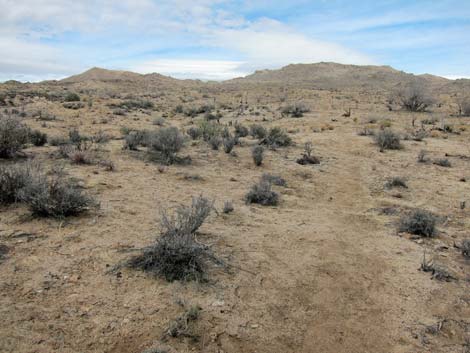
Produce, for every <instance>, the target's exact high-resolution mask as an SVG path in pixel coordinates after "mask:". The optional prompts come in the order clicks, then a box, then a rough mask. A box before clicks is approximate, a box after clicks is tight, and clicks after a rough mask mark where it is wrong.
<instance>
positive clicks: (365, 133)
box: [357, 126, 375, 136]
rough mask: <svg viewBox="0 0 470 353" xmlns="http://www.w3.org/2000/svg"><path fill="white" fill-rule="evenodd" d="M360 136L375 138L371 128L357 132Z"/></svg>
mask: <svg viewBox="0 0 470 353" xmlns="http://www.w3.org/2000/svg"><path fill="white" fill-rule="evenodd" d="M357 134H358V135H359V136H374V134H375V132H374V130H373V129H371V128H370V127H367V126H365V127H364V128H362V129H361V130H359V131H358V132H357Z"/></svg>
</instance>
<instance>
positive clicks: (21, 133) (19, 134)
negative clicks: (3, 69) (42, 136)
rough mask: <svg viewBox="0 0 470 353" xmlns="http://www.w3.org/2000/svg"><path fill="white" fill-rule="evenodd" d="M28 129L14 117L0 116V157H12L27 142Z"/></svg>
mask: <svg viewBox="0 0 470 353" xmlns="http://www.w3.org/2000/svg"><path fill="white" fill-rule="evenodd" d="M28 137H29V129H28V127H27V126H26V125H24V124H23V123H21V122H20V121H19V120H17V119H15V118H9V117H0V158H12V157H14V156H15V154H16V153H17V152H19V151H21V150H22V149H23V147H24V145H25V144H26V143H27V142H28Z"/></svg>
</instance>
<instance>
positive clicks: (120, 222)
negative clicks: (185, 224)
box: [0, 91, 470, 353]
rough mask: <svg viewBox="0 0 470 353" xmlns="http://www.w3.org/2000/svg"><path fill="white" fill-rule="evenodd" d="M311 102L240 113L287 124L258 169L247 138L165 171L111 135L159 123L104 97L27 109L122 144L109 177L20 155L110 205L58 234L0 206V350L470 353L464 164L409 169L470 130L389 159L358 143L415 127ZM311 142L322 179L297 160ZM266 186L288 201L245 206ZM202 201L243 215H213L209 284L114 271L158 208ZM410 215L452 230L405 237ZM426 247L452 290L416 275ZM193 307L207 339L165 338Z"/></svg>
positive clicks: (109, 154) (47, 154)
mask: <svg viewBox="0 0 470 353" xmlns="http://www.w3.org/2000/svg"><path fill="white" fill-rule="evenodd" d="M266 94H267V95H269V93H266ZM309 94H310V93H309ZM302 95H303V92H302V91H300V92H297V93H295V94H292V95H291V96H290V97H289V99H292V97H298V96H300V97H301V96H302ZM315 95H316V97H317V98H316V99H317V100H318V104H316V105H315V106H316V108H317V110H315V109H314V110H312V111H311V112H310V113H308V114H306V115H305V116H304V117H303V118H298V119H293V118H282V119H281V118H280V114H279V113H278V112H277V111H276V106H278V105H280V104H281V103H280V102H279V103H278V104H277V105H275V104H273V103H267V104H271V106H270V109H269V110H268V111H266V110H260V111H261V114H260V115H259V116H256V115H254V113H253V112H251V113H250V112H246V114H245V115H243V116H241V117H239V118H238V119H239V120H240V121H241V122H242V123H243V124H245V125H247V126H248V125H250V124H251V123H253V122H255V121H257V122H260V123H262V124H263V125H265V126H266V127H271V126H280V127H283V128H284V129H286V130H288V131H289V132H290V134H291V137H292V138H293V140H294V141H295V143H296V145H295V146H293V147H288V148H281V149H278V150H277V151H267V153H266V158H265V161H264V163H263V165H262V166H261V167H255V166H254V164H253V162H252V160H251V156H250V151H251V146H252V145H254V144H255V143H256V140H253V139H251V138H244V139H242V142H243V145H242V146H237V147H235V151H236V156H234V155H227V154H225V153H224V152H223V151H222V150H220V151H212V150H211V149H210V148H209V146H207V144H205V143H203V142H200V141H198V142H188V144H187V146H186V148H185V149H184V151H183V153H182V154H189V155H190V156H191V157H192V159H193V163H192V164H191V165H189V166H178V165H173V166H169V167H167V168H165V170H164V171H163V173H162V172H160V171H159V170H158V169H159V167H158V165H156V164H153V163H148V162H146V161H144V160H142V159H140V158H136V153H130V152H129V151H123V150H122V144H123V141H122V140H121V139H119V138H118V137H119V136H120V134H119V127H120V126H131V127H137V128H148V129H156V128H157V127H156V126H152V124H151V121H152V120H153V118H155V117H156V116H159V115H161V114H160V113H155V112H152V113H151V115H146V114H143V113H135V114H128V115H127V116H125V117H112V116H110V113H109V109H108V108H107V107H106V106H105V102H106V100H104V99H103V100H100V99H96V100H95V101H94V105H93V108H92V109H88V108H84V109H80V110H79V111H78V112H77V111H69V110H64V109H62V108H61V107H60V105H58V104H55V103H50V102H46V101H44V100H36V101H34V102H32V103H31V104H30V105H29V106H28V109H31V110H32V109H37V108H38V107H39V108H42V107H45V108H43V109H47V110H48V111H50V112H53V113H55V114H57V115H60V116H61V120H57V121H52V122H48V123H47V127H44V126H43V127H41V122H39V121H37V120H36V119H34V118H26V119H25V121H26V122H27V123H28V124H29V125H31V126H33V127H39V128H40V129H42V130H44V131H45V132H47V133H48V134H49V135H50V136H55V135H58V134H65V133H66V131H67V129H68V128H70V127H72V126H78V127H79V128H80V131H81V132H83V133H92V132H96V131H98V130H99V129H103V130H104V131H106V132H108V133H110V134H112V135H113V136H115V137H116V139H112V140H111V141H110V142H109V143H106V144H105V145H104V146H102V150H101V152H100V153H101V155H103V156H106V158H107V159H110V160H112V161H113V162H114V163H115V164H116V171H114V172H106V171H104V170H103V168H101V167H99V166H96V165H94V166H76V165H71V164H70V163H69V162H67V161H64V160H60V159H57V157H55V154H54V153H55V151H56V149H57V148H56V147H41V148H29V149H27V150H26V152H25V153H26V155H27V156H29V157H31V158H33V157H34V158H35V159H36V160H40V161H42V162H43V165H44V166H45V168H51V167H52V166H53V165H57V164H63V165H64V168H65V170H66V171H67V172H68V173H69V174H70V175H71V176H73V177H76V178H79V179H80V180H82V181H83V185H84V187H85V188H86V189H87V191H88V192H89V193H91V194H92V195H94V196H96V198H97V199H98V200H99V201H100V203H101V208H100V210H98V211H93V212H90V213H88V214H85V215H83V216H80V217H74V218H69V219H67V220H65V221H63V222H59V221H54V220H44V219H35V218H32V217H31V216H29V213H28V210H27V209H25V208H24V207H23V206H21V205H13V206H9V207H3V208H2V209H1V212H0V244H1V245H2V246H3V249H4V252H5V255H4V258H3V260H0V261H1V264H0V317H1V318H2V325H1V327H0V351H2V352H63V353H68V352H70V353H71V352H114V353H118V352H119V353H120V352H142V351H143V350H145V349H146V348H150V347H161V348H162V349H163V348H165V349H167V350H168V351H169V352H220V353H221V352H246V353H255V352H258V353H264V352H265V353H274V352H296V353H298V352H308V353H313V352H319V353H320V352H321V353H327V352H331V353H340V352H344V353H355V352H357V353H365V352H370V353H378V352H384V353H391V352H396V353H404V352H448V353H451V352H469V351H470V343H469V342H470V319H469V318H470V291H469V278H470V277H469V268H470V267H469V262H468V260H467V261H466V260H465V259H464V258H463V256H462V255H461V254H460V251H459V250H458V249H457V248H455V247H454V245H455V244H459V243H460V242H461V241H462V239H464V238H466V237H467V238H468V237H469V233H468V232H469V231H468V230H469V229H470V228H469V226H470V218H469V215H470V211H469V209H468V207H467V208H465V209H463V210H462V209H461V208H460V202H461V201H464V200H467V204H468V203H469V198H470V187H469V185H470V184H469V182H462V181H460V179H461V178H462V177H467V180H469V178H470V168H469V166H470V160H468V159H463V158H459V157H448V158H449V160H450V161H451V163H452V168H443V167H440V166H437V165H434V164H420V163H417V161H416V158H417V155H418V153H419V151H420V150H422V149H425V150H427V151H429V155H430V156H431V157H433V158H438V157H444V154H445V153H448V154H450V155H467V156H470V139H469V136H470V134H469V131H470V130H469V129H470V126H469V125H470V120H469V119H468V118H467V119H464V118H461V119H457V118H448V119H446V122H447V123H451V124H454V126H455V127H457V126H459V127H466V128H467V130H466V131H463V132H461V134H452V133H449V134H445V133H441V132H439V133H437V132H436V133H434V134H433V135H432V136H433V137H428V138H426V139H425V140H424V141H423V142H416V141H404V142H403V143H404V149H402V150H399V151H387V152H385V153H381V152H379V150H378V148H377V146H375V145H374V144H373V141H372V139H371V138H370V137H368V136H358V134H357V131H359V130H360V129H361V128H363V127H364V126H366V125H368V124H369V123H368V120H369V118H371V117H379V118H380V119H382V118H390V119H391V120H392V127H393V128H394V129H395V130H397V131H401V132H404V131H407V130H409V129H410V128H411V116H410V114H406V113H400V112H387V111H386V108H385V107H384V106H383V105H379V104H375V103H369V102H368V101H366V100H362V101H360V102H359V103H357V109H355V110H353V116H352V117H351V118H346V117H341V114H342V113H343V110H342V108H343V106H342V105H343V104H342V103H332V102H333V100H334V96H335V95H337V93H335V92H332V93H329V92H325V91H318V92H315ZM260 96H261V97H262V96H263V95H262V94H260ZM326 96H328V97H329V98H326ZM312 97H315V96H312ZM272 99H277V98H272ZM307 99H314V98H307ZM267 100H269V99H268V98H267ZM307 101H308V100H307ZM233 114H234V113H227V114H226V117H225V118H223V119H222V120H221V123H222V124H227V123H228V121H229V120H232V119H233ZM105 117H106V119H107V121H106V122H100V119H102V118H105ZM263 117H264V118H265V119H266V120H267V121H265V122H263V121H262V119H263ZM417 117H418V121H420V120H422V119H424V118H428V117H429V115H428V114H418V115H417ZM93 120H94V122H95V123H93ZM97 121H98V122H97ZM189 121H190V119H189V118H185V117H182V116H179V115H176V116H173V117H170V118H167V119H166V123H165V124H166V125H167V126H169V125H175V126H178V127H181V128H186V127H188V126H189V124H190V123H189ZM379 123H380V121H379ZM372 127H376V128H377V127H378V123H376V124H372ZM322 128H323V130H322ZM308 141H311V142H313V146H314V154H315V155H317V156H319V157H320V158H321V164H320V165H315V166H301V165H298V164H297V163H296V162H295V160H296V158H298V157H299V156H300V154H301V153H302V150H303V147H302V146H303V143H304V142H308ZM0 163H4V162H0ZM5 163H6V162H5ZM263 172H270V173H273V174H277V175H281V176H282V177H284V178H285V179H286V180H287V184H288V185H287V187H276V191H278V192H279V193H280V194H281V203H280V204H279V206H277V207H262V206H257V205H246V204H245V203H244V200H243V198H244V195H245V193H246V192H247V190H248V189H249V188H250V186H251V185H252V184H253V183H254V182H256V181H257V180H258V178H259V177H260V175H261V174H262V173H263ZM188 175H189V176H191V175H192V176H194V175H198V176H200V178H198V180H190V179H188V178H185V176H188ZM392 176H402V177H405V178H406V179H407V181H408V185H409V188H408V189H393V190H387V189H385V188H384V183H385V182H386V180H387V178H389V177H392ZM199 194H203V195H204V196H206V197H209V198H211V199H214V200H215V202H216V207H217V209H218V210H221V208H222V206H223V202H224V201H226V200H232V201H233V203H234V205H235V211H234V212H233V213H231V214H223V213H221V212H219V214H215V213H214V214H213V215H212V216H210V218H209V219H208V221H207V222H206V224H204V226H203V227H202V228H201V234H199V235H198V240H199V241H201V242H204V243H206V244H211V245H212V246H213V248H214V250H215V251H216V253H217V254H218V255H219V256H220V257H221V258H223V259H224V260H225V261H226V262H227V263H228V264H229V265H230V268H229V270H224V269H222V268H216V267H213V268H211V270H210V278H211V281H210V282H209V283H207V284H203V283H201V284H197V283H180V282H173V283H167V282H165V281H164V280H162V279H155V278H153V277H151V276H149V275H147V274H144V273H141V272H138V271H133V270H129V269H122V270H120V271H119V272H117V273H116V272H110V269H111V268H112V267H113V266H115V265H116V264H118V263H120V262H121V261H125V260H126V259H128V258H129V257H130V256H132V255H133V254H135V253H136V251H138V249H140V248H142V247H144V246H146V245H149V244H150V243H151V242H152V241H153V240H154V239H155V237H156V236H157V235H158V221H159V217H160V212H161V210H162V209H167V208H172V207H175V206H177V205H179V204H187V203H188V202H190V200H191V196H197V195H199ZM414 208H424V209H427V210H429V211H432V212H434V213H436V214H437V215H439V216H441V217H442V222H441V223H440V225H439V231H440V233H439V236H438V237H436V238H434V239H413V238H412V237H411V236H409V235H406V234H398V233H397V230H396V229H397V228H396V223H397V221H398V219H399V217H400V215H402V214H404V213H405V212H406V211H408V210H410V209H414ZM425 249H426V251H427V254H428V256H430V257H433V258H434V259H435V261H436V262H438V263H440V264H442V265H444V266H446V267H447V268H448V269H449V271H451V272H452V273H453V274H454V276H455V277H456V278H457V280H454V281H451V282H442V281H437V280H434V279H431V275H430V274H429V273H425V272H422V271H420V270H419V268H420V264H421V261H422V258H423V252H424V250H425ZM196 304H197V305H199V306H200V307H201V308H202V312H201V317H200V319H199V320H198V321H197V322H196V324H195V325H196V326H195V332H196V333H197V334H198V335H199V336H200V339H199V340H198V341H194V340H192V339H190V338H171V339H168V340H166V341H165V342H162V340H161V337H162V333H163V332H164V331H165V330H166V328H167V327H168V325H169V323H170V322H171V321H172V320H174V319H175V318H176V317H177V316H178V315H180V314H181V313H182V312H183V311H184V307H188V306H189V305H196Z"/></svg>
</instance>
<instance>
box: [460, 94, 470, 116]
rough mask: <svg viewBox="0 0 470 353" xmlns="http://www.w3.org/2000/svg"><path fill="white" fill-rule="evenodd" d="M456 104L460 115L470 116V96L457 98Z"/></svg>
mask: <svg viewBox="0 0 470 353" xmlns="http://www.w3.org/2000/svg"><path fill="white" fill-rule="evenodd" d="M457 105H458V106H459V115H460V116H470V96H463V97H460V98H458V100H457Z"/></svg>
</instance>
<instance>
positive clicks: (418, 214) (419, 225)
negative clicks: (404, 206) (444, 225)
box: [398, 210, 438, 237]
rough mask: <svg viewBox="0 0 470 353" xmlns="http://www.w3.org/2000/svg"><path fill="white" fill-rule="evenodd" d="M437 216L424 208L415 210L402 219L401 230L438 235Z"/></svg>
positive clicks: (425, 235)
mask: <svg viewBox="0 0 470 353" xmlns="http://www.w3.org/2000/svg"><path fill="white" fill-rule="evenodd" d="M437 220H438V219H437V217H436V216H434V215H433V214H432V213H430V212H428V211H424V210H414V211H413V212H411V213H410V214H409V215H406V216H404V217H402V218H401V219H400V223H399V228H398V229H399V231H400V232H407V233H411V234H416V235H421V236H423V237H434V236H435V235H436V232H437V231H436V224H437Z"/></svg>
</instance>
